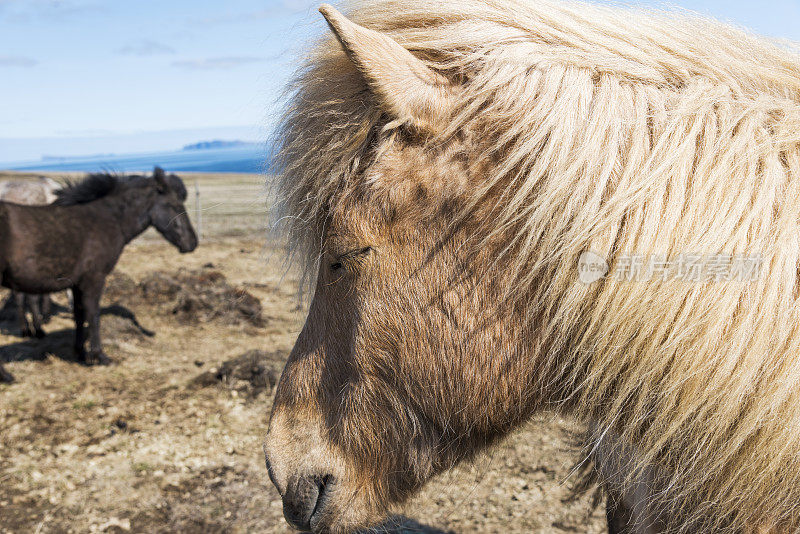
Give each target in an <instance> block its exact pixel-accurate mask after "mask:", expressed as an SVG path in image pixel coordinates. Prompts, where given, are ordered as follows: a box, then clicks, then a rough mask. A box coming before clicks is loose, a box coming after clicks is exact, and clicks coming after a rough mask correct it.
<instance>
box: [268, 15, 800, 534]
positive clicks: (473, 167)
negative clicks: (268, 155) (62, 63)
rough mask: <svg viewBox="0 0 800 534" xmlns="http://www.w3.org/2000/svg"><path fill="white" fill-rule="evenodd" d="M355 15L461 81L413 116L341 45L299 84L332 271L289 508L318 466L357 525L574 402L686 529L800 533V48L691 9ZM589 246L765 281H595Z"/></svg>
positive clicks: (300, 412) (304, 395)
mask: <svg viewBox="0 0 800 534" xmlns="http://www.w3.org/2000/svg"><path fill="white" fill-rule="evenodd" d="M329 18H330V16H329ZM353 19H354V20H355V21H356V22H358V23H359V24H362V25H364V26H366V27H368V28H372V29H374V30H379V31H380V32H381V33H382V35H384V36H387V37H391V38H392V39H394V40H395V41H396V42H397V43H399V44H400V45H402V46H403V47H405V48H406V49H408V50H410V51H412V52H413V54H414V56H415V57H416V58H418V60H422V62H424V64H425V65H427V66H428V67H430V69H431V71H434V72H435V73H436V76H441V77H444V78H445V79H446V80H448V83H449V84H451V85H450V88H449V90H448V92H447V94H446V95H445V96H443V97H442V95H441V94H439V93H437V95H438V96H437V98H439V97H441V102H440V103H439V104H437V106H438V107H436V108H435V109H434V108H432V107H431V106H429V107H428V108H426V112H425V113H418V114H417V115H416V116H415V117H408V116H402V113H403V111H402V110H404V109H406V108H404V107H403V105H398V104H397V103H396V102H393V101H391V99H392V98H393V97H392V93H391V92H390V91H388V92H387V91H384V92H381V91H380V90H377V89H380V88H381V87H387V86H391V84H389V85H382V81H381V78H380V73H378V74H377V75H376V77H371V76H370V72H374V71H371V70H370V68H369V64H368V62H365V61H363V60H361V59H360V57H359V55H358V54H357V53H355V54H354V53H353V51H352V50H350V51H349V54H350V57H349V58H348V55H346V54H345V53H343V52H342V49H341V47H340V44H339V43H337V42H335V41H334V40H333V39H328V40H326V41H325V42H323V43H321V44H320V45H319V46H318V47H317V48H316V50H315V52H314V54H313V55H312V56H311V57H310V59H309V61H308V63H307V65H306V68H305V70H304V71H303V72H302V73H301V75H300V77H299V78H298V84H297V89H296V93H295V96H294V99H293V103H292V107H291V108H290V109H289V111H288V113H287V115H286V118H285V120H284V122H283V129H282V130H281V134H282V143H283V150H282V163H283V166H284V169H283V174H282V178H281V182H280V185H279V189H280V194H281V197H282V198H283V201H284V208H285V211H286V214H287V215H288V217H286V218H285V219H284V220H285V221H288V222H289V233H290V236H291V237H292V239H293V242H294V243H295V245H296V247H297V250H300V251H302V252H303V254H304V258H305V262H306V264H307V265H309V266H310V267H311V268H312V269H316V268H317V266H319V267H318V268H319V271H318V274H317V276H316V278H317V288H316V293H315V297H314V301H313V302H312V305H311V311H310V314H309V319H308V322H307V324H306V327H305V328H304V330H303V333H302V334H301V337H300V339H299V340H298V345H297V346H296V347H295V350H294V352H293V354H292V357H291V359H290V362H289V364H288V365H287V368H286V371H285V372H284V376H283V378H282V380H281V383H280V385H279V390H278V393H277V397H276V403H275V414H274V416H273V420H272V426H271V434H270V437H269V438H268V442H267V450H268V453H269V456H270V461H271V463H272V466H271V474H272V475H273V478H274V479H275V480H276V483H277V484H278V487H279V489H281V490H282V491H283V493H284V497H285V499H286V494H287V492H288V493H291V488H289V487H287V484H291V483H292V481H293V480H295V478H296V476H295V475H296V473H299V472H302V473H309V474H310V473H314V472H317V471H319V470H325V471H326V472H327V473H333V474H335V475H336V478H337V479H338V481H337V484H336V488H335V490H334V491H328V494H329V495H328V497H327V501H326V508H325V510H324V512H325V514H324V515H323V514H318V517H317V523H316V524H315V525H312V526H314V528H315V529H316V530H319V531H322V530H325V529H330V530H334V531H339V530H347V529H348V528H351V527H352V526H355V525H359V524H363V523H365V522H369V521H371V520H372V519H374V518H375V514H376V513H379V512H380V511H382V510H383V509H384V508H385V506H386V505H388V504H391V503H393V502H397V501H400V500H402V499H403V498H405V497H407V496H408V495H409V494H410V493H412V492H413V491H414V490H415V489H417V488H418V487H420V486H421V484H422V483H424V481H425V480H427V479H428V478H429V477H430V476H432V475H433V474H435V473H437V472H440V471H441V470H443V469H446V468H447V467H449V466H450V465H452V464H453V463H454V462H457V461H460V460H461V459H463V458H465V457H468V456H469V455H470V454H472V453H473V452H475V451H477V450H479V449H480V448H482V447H484V446H486V445H487V444H489V443H491V442H492V441H493V440H495V439H496V438H498V437H500V436H502V435H504V434H505V433H507V432H508V431H510V430H511V429H512V428H514V427H515V426H516V425H518V424H520V423H521V422H523V421H524V420H525V419H526V418H527V417H528V416H529V415H530V414H531V413H533V412H534V411H536V410H541V409H557V410H560V411H562V412H566V413H570V414H573V415H575V416H577V417H579V418H581V419H583V420H586V421H593V422H594V423H595V428H599V429H600V431H599V432H598V433H596V434H594V435H592V436H591V439H590V440H589V443H587V449H588V450H591V448H592V447H593V445H594V444H596V443H598V442H599V441H600V440H601V438H602V434H603V430H602V429H609V430H613V432H614V433H615V434H616V435H618V436H619V437H620V439H621V440H622V441H623V442H624V443H629V444H633V446H635V448H636V450H637V451H638V458H637V460H636V462H635V465H634V466H633V467H632V469H631V473H630V476H626V477H624V480H625V481H627V482H623V483H622V484H621V487H619V488H617V489H619V490H621V491H624V490H625V485H626V484H632V483H633V482H632V481H633V480H634V479H635V477H636V475H637V473H639V472H643V471H644V470H646V469H648V468H649V467H650V466H658V472H659V473H666V475H665V476H664V477H662V480H660V481H659V483H658V485H657V488H658V489H660V490H663V491H658V492H656V490H654V494H653V495H651V498H652V499H653V506H655V507H656V508H657V509H658V510H659V511H660V512H661V513H664V514H665V515H666V516H668V517H670V520H669V521H670V523H669V524H668V525H667V526H666V527H665V528H666V529H668V530H681V529H683V530H694V531H704V532H707V531H742V530H744V529H745V528H752V529H756V528H774V529H775V530H785V531H797V530H798V529H800V508H799V506H800V388H798V387H797V383H798V379H800V336H799V335H798V334H799V332H798V324H800V321H799V319H800V317H799V316H798V315H799V313H798V312H799V311H800V307H799V306H798V291H799V288H798V280H797V277H798V261H800V228H798V214H799V213H800V57H798V55H797V54H796V53H795V52H792V51H790V50H787V49H784V48H782V47H780V46H778V45H776V44H773V43H770V42H767V41H765V40H763V39H760V38H757V37H755V36H752V35H750V34H747V33H745V32H743V31H740V30H737V29H733V28H730V27H728V26H724V25H721V24H719V23H716V22H714V21H710V20H706V19H701V18H697V17H694V16H686V15H684V14H680V13H670V12H656V13H650V12H644V11H632V10H627V9H621V8H608V7H599V6H595V5H585V4H580V3H557V2H551V1H547V0H537V1H535V2H521V1H516V0H478V1H475V0H444V1H441V0H435V1H434V0H415V1H411V0H380V1H376V2H371V3H367V4H363V5H359V6H358V8H356V9H354V10H353ZM339 33H342V31H341V30H339ZM365 35H366V34H365ZM372 37H374V36H372V35H371V34H370V39H372ZM375 39H378V37H375ZM340 40H341V41H342V43H343V44H344V46H345V47H347V46H353V47H356V46H358V43H357V42H353V43H348V39H347V38H344V39H343V38H342V37H341V35H340ZM376 43H378V44H376V45H375V46H376V47H380V46H382V45H381V43H380V42H379V40H378V41H376ZM364 53H365V55H367V54H368V52H364ZM398 57H400V56H398ZM403 61H410V60H408V59H407V58H405V59H403ZM415 68H418V66H416V67H415ZM385 70H386V72H393V71H392V69H385ZM401 71H402V69H401ZM437 83H438V82H437ZM401 85H402V84H399V85H397V87H400V86H401ZM411 85H413V84H411ZM376 88H377V89H376ZM423 97H424V95H423ZM423 97H420V98H423ZM415 98H416V97H415ZM387 99H389V100H390V103H389V105H387V103H386V100H387ZM417 100H419V98H416V99H411V100H409V101H410V102H412V104H409V105H410V106H411V107H412V108H413V106H414V105H415V104H414V102H417ZM431 101H432V100H431V99H428V100H425V102H431ZM400 104H405V103H404V102H401V103H400ZM431 110H433V111H431ZM411 114H412V115H413V112H411ZM431 115H433V116H434V118H433V119H432V118H431ZM414 119H417V120H414ZM365 250H366V251H367V252H363V253H362V252H361V251H365ZM587 250H592V251H595V252H597V253H598V254H600V255H601V256H604V257H607V258H609V259H610V263H611V268H612V269H614V267H615V266H616V264H617V263H618V262H619V259H620V257H621V256H622V255H624V254H634V253H635V254H642V255H649V254H665V255H667V256H672V257H674V256H676V255H678V254H681V253H701V254H707V255H710V254H731V255H760V256H762V257H763V260H764V264H763V265H764V268H763V271H762V273H761V276H760V278H759V279H758V280H756V281H754V282H751V283H742V282H738V281H722V282H706V283H687V282H680V281H675V280H670V281H660V280H651V281H647V282H639V283H630V282H628V283H623V282H616V281H614V280H613V279H605V280H602V281H600V282H597V283H595V284H592V285H584V284H582V283H580V282H579V279H578V272H577V265H578V258H579V256H580V255H581V253H583V252H585V251H587ZM336 273H339V274H336ZM293 427H294V428H303V429H305V430H306V431H307V432H306V435H307V436H309V437H306V438H304V437H302V435H301V434H300V433H299V431H296V430H293V429H292V428H293ZM298 447H299V448H300V449H301V450H302V451H301V452H296V451H295V452H291V451H292V450H295V449H297V448H298ZM293 477H295V478H293ZM287 481H288V482H287ZM326 484H328V483H327V482H326V483H325V484H322V486H320V487H321V488H322V489H321V490H320V493H319V494H320V495H322V494H323V492H324V491H326Z"/></svg>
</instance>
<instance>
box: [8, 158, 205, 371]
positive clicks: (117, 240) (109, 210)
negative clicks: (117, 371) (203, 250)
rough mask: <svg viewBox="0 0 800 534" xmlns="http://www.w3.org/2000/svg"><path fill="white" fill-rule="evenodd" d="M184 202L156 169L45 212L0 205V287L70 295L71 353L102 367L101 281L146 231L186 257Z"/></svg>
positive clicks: (74, 193) (188, 238) (85, 191)
mask: <svg viewBox="0 0 800 534" xmlns="http://www.w3.org/2000/svg"><path fill="white" fill-rule="evenodd" d="M185 201H186V187H185V186H184V185H183V182H182V181H181V179H180V178H178V177H177V176H175V175H172V174H171V175H169V176H167V175H165V174H164V171H163V170H161V169H160V168H158V167H156V169H155V172H154V174H153V176H152V177H144V176H130V177H118V176H113V175H109V174H93V175H90V176H88V177H87V178H86V179H85V180H83V181H81V182H79V183H76V184H69V185H68V186H67V187H65V188H64V189H63V190H61V191H59V192H58V199H57V200H56V201H55V203H53V204H52V205H49V206H19V205H15V204H9V203H5V202H0V283H2V285H3V286H5V287H8V288H10V289H13V290H15V291H22V292H25V293H34V294H41V293H51V292H53V291H60V290H63V289H72V292H73V301H74V304H73V306H74V314H75V353H76V355H77V357H78V359H79V360H80V361H82V362H84V363H87V364H91V363H100V364H108V363H109V362H110V360H109V359H108V357H107V356H106V355H105V354H104V353H103V349H102V345H101V342H100V317H99V310H100V296H101V294H102V292H103V286H104V284H105V279H106V276H107V275H108V273H110V272H111V270H112V269H113V268H114V265H116V263H117V260H118V259H119V257H120V254H122V249H123V248H124V247H125V245H126V244H128V243H129V242H130V241H131V240H132V239H133V238H135V237H136V236H138V235H139V234H141V233H142V232H144V231H145V230H146V229H147V228H149V227H150V226H154V227H155V228H156V230H158V231H159V232H160V233H161V235H163V236H164V237H165V238H166V239H167V241H169V242H170V243H172V244H173V245H175V246H176V247H178V250H180V251H181V252H191V251H193V250H194V249H195V247H197V236H196V234H195V232H194V229H193V228H192V225H191V223H190V221H189V217H188V216H187V214H186V208H185V207H184V202H185ZM87 321H88V323H89V351H88V353H87V352H86V350H85V347H84V345H85V341H86V332H85V328H84V323H86V322H87ZM2 378H5V379H6V380H7V379H8V378H9V376H7V373H0V379H2Z"/></svg>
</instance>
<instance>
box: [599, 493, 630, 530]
mask: <svg viewBox="0 0 800 534" xmlns="http://www.w3.org/2000/svg"><path fill="white" fill-rule="evenodd" d="M606 522H607V523H608V534H631V533H634V532H636V531H635V530H632V529H633V518H632V517H631V511H630V510H628V508H627V506H625V504H623V503H622V502H620V500H618V499H616V498H615V497H614V496H612V495H610V494H609V495H608V496H607V498H606Z"/></svg>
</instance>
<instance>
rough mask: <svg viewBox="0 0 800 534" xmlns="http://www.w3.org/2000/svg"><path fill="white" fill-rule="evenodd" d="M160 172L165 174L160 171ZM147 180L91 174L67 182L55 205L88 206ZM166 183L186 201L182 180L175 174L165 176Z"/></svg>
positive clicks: (136, 177)
mask: <svg viewBox="0 0 800 534" xmlns="http://www.w3.org/2000/svg"><path fill="white" fill-rule="evenodd" d="M158 170H159V171H160V172H162V173H163V171H161V170H160V169H158ZM147 179H148V177H147V176H141V175H130V176H123V175H118V174H112V173H107V172H105V173H93V174H89V175H87V176H86V178H84V179H83V180H80V181H72V180H67V181H66V185H64V187H63V188H62V189H60V190H59V191H56V196H57V198H56V201H55V202H54V203H53V204H55V205H58V206H75V205H77V204H86V203H88V202H92V201H94V200H97V199H100V198H103V197H107V196H108V195H110V194H112V193H114V192H115V191H116V190H117V189H118V188H119V187H121V186H122V185H134V186H137V185H144V184H146V183H148V182H146V180H147ZM164 181H165V182H166V183H167V184H168V187H170V188H171V189H173V190H174V191H175V192H177V193H178V196H179V197H180V198H181V200H182V201H185V200H186V196H187V193H186V186H185V185H184V184H183V181H182V180H181V179H180V178H178V177H177V176H175V175H174V174H170V175H167V176H164Z"/></svg>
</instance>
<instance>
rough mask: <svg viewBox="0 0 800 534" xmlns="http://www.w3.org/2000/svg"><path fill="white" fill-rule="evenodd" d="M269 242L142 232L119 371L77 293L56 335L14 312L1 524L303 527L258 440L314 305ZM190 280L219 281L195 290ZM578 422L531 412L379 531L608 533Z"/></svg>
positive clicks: (110, 325)
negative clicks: (182, 238) (582, 459)
mask: <svg viewBox="0 0 800 534" xmlns="http://www.w3.org/2000/svg"><path fill="white" fill-rule="evenodd" d="M264 243H265V239H264V238H263V237H262V236H257V237H255V238H249V239H247V238H242V237H226V238H224V239H209V240H206V241H203V242H202V243H201V245H200V247H198V249H197V250H196V251H195V252H194V253H192V254H188V255H179V254H178V252H177V251H176V250H175V249H174V248H172V247H171V246H170V245H169V244H167V243H166V242H164V241H162V240H157V239H140V240H137V241H136V242H135V243H133V244H131V245H129V247H128V248H127V249H126V251H125V253H124V254H123V256H122V258H121V260H120V262H119V265H118V267H117V269H116V271H115V274H114V275H113V277H112V278H111V280H110V282H109V286H110V288H109V291H108V294H107V295H106V297H105V300H104V306H105V308H104V315H103V318H102V325H103V326H102V330H103V335H104V342H105V348H106V352H107V354H108V355H109V356H110V357H111V358H112V359H113V360H114V362H115V364H114V365H112V366H109V367H85V366H82V365H80V364H78V363H76V362H75V361H74V360H73V357H72V354H71V349H70V347H71V340H72V322H71V319H70V315H69V313H68V311H67V305H68V303H67V298H66V295H65V294H61V295H58V296H56V303H57V304H58V306H57V308H56V312H57V313H56V315H55V316H54V317H53V319H52V320H51V321H50V323H49V324H48V325H47V326H46V331H47V333H48V335H47V337H46V338H45V339H43V340H23V339H21V338H19V337H18V329H17V326H16V323H15V322H14V321H13V320H8V319H10V317H8V314H7V313H6V314H5V316H4V317H0V319H3V318H5V319H6V320H5V321H2V320H0V361H6V362H9V363H7V364H6V369H7V370H8V371H9V372H11V373H12V374H13V375H14V376H15V377H16V380H17V381H16V383H14V384H11V385H0V533H2V532H9V533H11V532H13V533H28V532H31V533H45V532H81V533H82V532H114V533H121V532H212V533H213V532H267V533H282V532H290V529H289V528H288V527H287V526H286V523H285V522H284V521H283V518H282V508H281V501H280V498H279V496H278V494H277V492H276V491H275V489H274V488H273V487H272V485H271V483H270V482H269V480H268V478H267V475H266V470H265V468H264V462H263V457H262V452H261V440H262V438H263V435H264V433H265V431H266V423H267V416H268V413H269V410H270V407H271V402H272V400H271V398H272V390H273V387H274V382H275V380H276V379H277V377H278V376H279V374H280V370H281V369H282V366H283V361H284V360H285V358H286V356H287V355H288V352H289V350H290V349H291V346H292V344H293V342H294V339H295V337H296V336H297V334H298V332H299V330H300V327H301V325H302V321H303V318H304V310H303V309H302V307H301V306H299V305H298V300H297V297H296V289H297V278H296V276H294V275H293V274H291V273H288V274H286V273H285V272H284V270H283V269H282V268H281V267H280V261H279V260H280V258H281V255H282V252H281V250H280V248H279V247H266V246H265V245H264ZM187 280H188V282H187ZM190 282H191V283H199V284H205V285H206V286H208V287H209V288H210V289H208V291H203V292H202V294H201V295H200V297H196V298H195V297H193V296H191V295H193V294H194V290H193V291H192V292H188V291H184V289H185V288H184V287H183V286H185V285H186V284H190ZM191 287H193V286H191ZM191 287H190V288H191ZM195 290H196V288H195ZM187 295H189V296H187ZM2 296H3V297H4V296H5V294H3V295H2ZM214 299H218V300H214ZM225 302H227V304H226V303H225ZM231 302H233V304H231ZM259 305H260V310H259V309H258V308H259ZM219 310H222V311H219ZM0 315H2V314H0ZM256 316H257V317H256ZM253 351H259V352H253ZM237 358H238V359H237ZM229 361H231V362H229ZM226 362H229V363H226ZM577 430H578V429H576V428H574V427H573V426H571V425H570V424H569V423H568V422H566V421H563V420H560V419H556V418H547V419H537V420H535V421H532V422H531V423H530V424H529V425H527V426H526V427H525V428H523V429H521V430H520V431H519V432H517V433H515V434H514V435H513V436H511V437H510V438H509V439H507V440H506V441H505V442H504V443H503V444H501V445H500V446H498V447H496V448H495V449H493V450H492V451H491V452H489V453H487V454H485V455H483V456H481V457H480V458H478V459H477V460H476V461H475V462H473V463H471V464H469V465H463V466H461V467H459V468H458V469H456V470H455V471H453V472H451V473H447V474H445V475H443V476H441V477H440V478H438V479H437V480H434V481H433V482H432V483H431V484H430V485H429V486H428V487H427V488H426V489H425V491H424V492H423V493H422V494H421V495H419V496H418V497H416V498H415V499H414V500H413V501H412V502H411V503H409V504H408V505H407V506H405V507H403V508H402V509H399V510H398V511H397V512H398V517H397V518H396V519H395V520H394V521H393V522H391V523H389V524H387V525H384V526H383V528H381V529H380V531H382V532H427V533H440V532H457V533H472V532H491V533H494V532H497V533H516V532H520V533H528V532H539V533H550V532H552V533H561V532H586V533H597V532H603V531H604V530H605V529H604V520H603V518H604V515H603V507H602V503H601V505H599V506H597V507H594V508H593V507H592V506H591V500H592V495H586V496H583V497H581V498H580V499H570V495H571V491H570V490H571V487H572V483H573V481H572V479H571V478H568V476H569V474H570V471H571V469H572V467H573V465H574V462H575V460H576V459H577V457H576V455H575V453H574V451H572V450H571V447H570V442H571V439H572V436H573V435H574V432H576V431H577Z"/></svg>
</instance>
